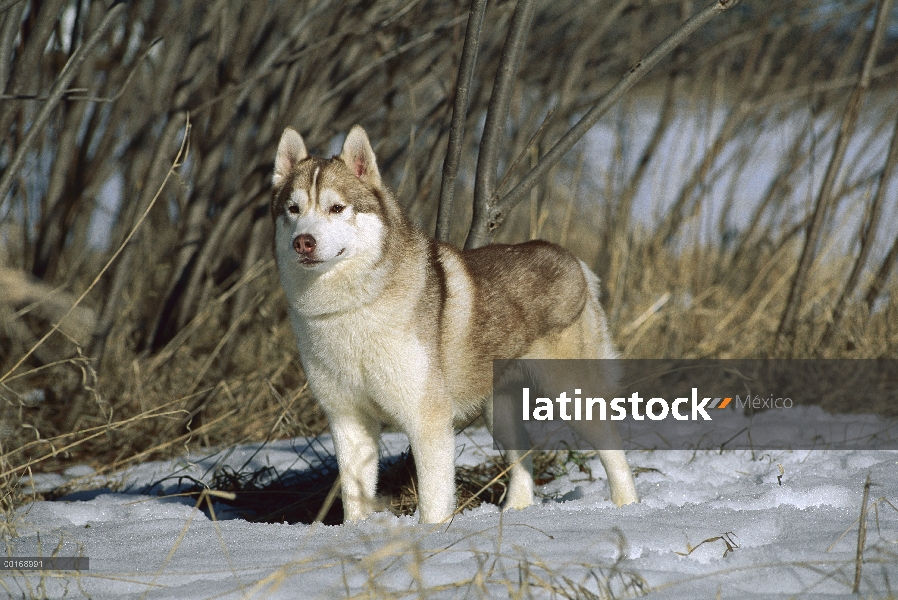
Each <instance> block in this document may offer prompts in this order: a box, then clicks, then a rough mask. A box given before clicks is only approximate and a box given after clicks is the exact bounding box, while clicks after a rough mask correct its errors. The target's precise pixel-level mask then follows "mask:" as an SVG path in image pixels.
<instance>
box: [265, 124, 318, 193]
mask: <svg viewBox="0 0 898 600" xmlns="http://www.w3.org/2000/svg"><path fill="white" fill-rule="evenodd" d="M308 156H309V153H308V152H307V151H306V144H305V142H303V141H302V136H301V135H299V134H298V133H296V130H295V129H293V128H292V127H288V128H287V129H285V130H284V133H283V134H282V135H281V141H280V143H278V153H277V156H276V157H275V159H274V176H272V178H271V181H272V183H273V184H274V186H275V187H277V186H279V185H281V184H282V183H284V180H285V179H286V178H287V176H288V175H290V173H291V172H292V171H293V169H294V167H296V165H298V164H299V163H300V161H302V160H305V159H306V158H307V157H308Z"/></svg>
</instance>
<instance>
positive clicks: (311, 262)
mask: <svg viewBox="0 0 898 600" xmlns="http://www.w3.org/2000/svg"><path fill="white" fill-rule="evenodd" d="M344 252H346V248H343V249H342V250H340V251H339V252H337V253H336V254H334V258H337V257H338V256H340V255H341V254H343V253H344ZM326 262H327V261H326V260H315V259H313V258H310V257H308V256H303V257H302V258H300V259H299V264H301V265H305V266H307V267H314V266H316V265H320V264H324V263H326Z"/></svg>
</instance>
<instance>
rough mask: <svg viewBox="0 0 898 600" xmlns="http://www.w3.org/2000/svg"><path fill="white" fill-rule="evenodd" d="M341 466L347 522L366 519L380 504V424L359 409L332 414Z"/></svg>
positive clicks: (338, 461)
mask: <svg viewBox="0 0 898 600" xmlns="http://www.w3.org/2000/svg"><path fill="white" fill-rule="evenodd" d="M328 421H329V422H330V429H331V434H332V435H333V438H334V446H335V448H336V451H337V465H338V466H339V468H340V486H341V489H342V492H343V515H344V520H345V521H358V520H360V519H364V518H365V517H367V516H368V515H370V514H371V513H372V512H374V510H375V507H376V502H375V492H376V490H377V469H378V447H377V444H378V439H379V438H380V424H379V423H378V422H377V421H376V420H374V419H371V418H370V417H368V416H366V415H363V414H361V413H359V412H333V413H332V414H328Z"/></svg>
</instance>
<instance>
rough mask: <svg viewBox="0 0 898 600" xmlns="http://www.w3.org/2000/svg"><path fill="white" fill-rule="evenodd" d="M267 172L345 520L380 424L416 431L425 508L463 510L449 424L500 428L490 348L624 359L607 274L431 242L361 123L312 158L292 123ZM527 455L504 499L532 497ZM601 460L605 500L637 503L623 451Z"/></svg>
mask: <svg viewBox="0 0 898 600" xmlns="http://www.w3.org/2000/svg"><path fill="white" fill-rule="evenodd" d="M273 184H274V190H273V194H272V201H271V216H272V218H273V220H274V226H275V254H276V257H277V265H278V270H279V273H280V278H281V284H282V285H283V287H284V291H285V292H286V295H287V302H288V304H289V313H290V319H291V323H292V325H293V331H294V332H295V333H296V339H297V341H298V343H299V351H300V358H301V360H302V364H303V367H304V369H305V373H306V377H307V378H308V382H309V385H310V388H311V390H312V392H313V394H314V396H315V397H316V398H317V399H318V401H319V402H320V404H321V406H322V407H323V408H324V411H325V413H326V415H327V418H328V420H329V422H330V429H331V432H332V434H333V440H334V445H335V448H336V453H337V463H338V466H339V469H340V477H341V485H342V496H343V507H344V512H345V516H346V520H348V521H355V520H358V519H363V518H365V517H367V516H368V515H369V514H370V513H371V512H373V511H374V510H375V509H376V499H375V490H376V487H377V473H378V439H379V436H380V431H381V425H382V424H383V423H390V424H392V425H394V426H396V427H399V428H400V429H401V430H402V431H404V432H405V433H406V434H407V435H408V438H409V442H410V444H411V449H412V453H413V454H414V457H415V464H416V468H417V473H418V497H419V509H420V520H421V522H422V523H437V522H440V521H443V520H445V519H447V518H449V517H450V516H451V515H452V514H453V511H454V510H455V459H454V453H455V433H454V427H455V426H459V425H462V424H465V423H467V422H469V421H470V420H471V419H472V418H474V417H475V416H476V415H477V414H480V413H481V411H485V416H486V417H487V419H486V420H487V423H489V424H490V425H492V418H491V417H492V402H488V401H487V400H489V398H490V394H491V390H492V360H493V359H497V358H614V357H615V354H614V350H613V348H612V346H611V342H610V337H609V334H608V328H607V325H606V321H605V314H604V312H603V311H602V308H601V306H600V305H599V301H598V278H597V277H596V276H595V275H594V274H593V273H592V272H591V271H590V270H589V269H588V268H587V267H586V266H585V265H584V264H583V263H582V262H581V261H579V260H577V259H576V258H575V257H574V256H573V255H571V254H570V253H569V252H568V251H566V250H564V249H563V248H561V247H559V246H556V245H554V244H550V243H548V242H543V241H534V242H528V243H525V244H518V245H498V244H496V245H492V246H487V247H484V248H480V249H477V250H471V251H464V252H463V251H460V250H458V249H457V248H455V247H454V246H450V245H448V244H444V243H441V242H438V241H435V240H432V239H430V238H428V237H427V236H426V235H425V234H424V233H423V232H422V231H421V230H420V229H418V228H417V227H415V226H414V225H413V224H412V223H411V222H410V221H409V220H408V218H407V217H406V216H405V215H404V214H403V212H402V210H401V208H400V206H399V204H398V203H397V201H396V199H395V197H394V196H393V195H392V193H391V192H390V191H389V190H388V189H387V188H386V187H385V186H384V185H383V184H382V183H381V178H380V173H379V172H378V169H377V162H376V159H375V156H374V152H373V150H372V149H371V143H370V142H369V141H368V136H367V134H366V133H365V131H364V130H363V129H362V128H361V127H359V126H355V127H353V128H352V130H351V131H350V132H349V135H348V136H347V138H346V141H345V143H344V144H343V149H342V151H341V153H340V155H339V156H335V157H334V158H331V159H324V158H317V157H312V156H310V155H309V154H308V152H307V151H306V147H305V143H304V142H303V139H302V137H301V136H300V135H299V134H298V133H297V132H296V131H294V130H293V129H291V128H287V129H286V130H285V131H284V133H283V136H282V137H281V140H280V143H279V145H278V150H277V157H276V159H275V167H274V176H273ZM609 427H610V426H609ZM616 435H617V434H616V433H615V432H614V431H613V430H610V432H608V431H606V432H605V433H604V434H603V436H604V437H603V439H604V441H605V442H607V441H608V439H609V438H612V445H613V439H616ZM605 447H608V445H607V443H606V445H605ZM617 447H618V448H619V447H620V446H617ZM522 455H523V453H521V452H511V451H509V452H507V457H508V459H509V462H511V463H513V464H514V466H513V467H512V468H511V471H510V484H509V489H508V491H507V493H506V498H505V501H504V505H503V508H523V507H526V506H529V505H530V504H531V503H532V502H533V479H532V476H531V471H532V463H531V461H530V459H529V454H528V455H523V456H522ZM599 457H600V459H601V461H602V464H603V465H604V467H605V470H606V472H607V474H608V482H609V485H610V488H611V499H612V500H613V501H614V502H615V503H616V504H617V505H619V506H620V505H622V504H629V503H631V502H637V501H638V498H637V496H636V488H635V485H634V483H633V477H632V474H631V472H630V468H629V465H628V464H627V459H626V457H625V455H624V452H623V451H622V450H602V451H600V454H599Z"/></svg>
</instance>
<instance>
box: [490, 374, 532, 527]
mask: <svg viewBox="0 0 898 600" xmlns="http://www.w3.org/2000/svg"><path fill="white" fill-rule="evenodd" d="M496 393H497V394H500V395H501V394H502V393H506V390H497V392H496ZM497 406H498V407H499V410H500V411H502V412H501V414H499V419H498V421H497V420H496V419H495V413H494V410H495V407H497ZM513 406H514V405H513V403H512V402H511V401H509V400H508V399H507V398H500V400H499V402H498V403H496V402H494V399H493V398H490V399H488V400H487V401H486V403H485V404H484V406H483V417H484V419H485V420H486V424H487V427H488V428H489V430H490V433H492V434H493V437H494V439H496V440H497V441H499V443H500V444H504V445H506V446H507V447H508V448H511V449H510V450H508V449H506V450H505V451H504V452H503V455H504V456H505V460H506V461H507V462H508V465H509V469H508V489H507V490H506V492H505V498H504V499H503V500H502V510H508V509H511V508H518V509H520V508H527V507H528V506H530V505H531V504H533V452H532V451H528V450H524V449H525V448H527V449H529V447H530V440H529V438H528V437H527V432H526V431H525V430H524V428H523V427H522V426H521V423H519V422H518V421H517V419H515V418H514V416H513V415H511V414H509V409H512V408H513Z"/></svg>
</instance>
